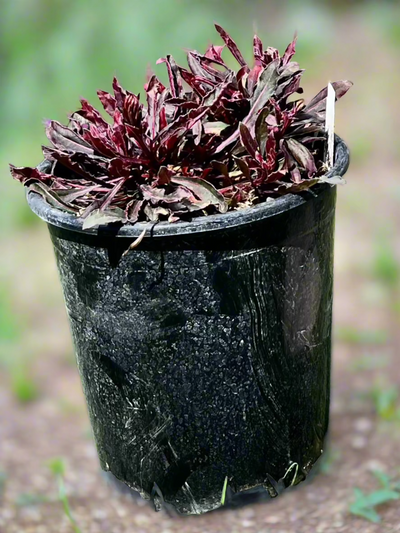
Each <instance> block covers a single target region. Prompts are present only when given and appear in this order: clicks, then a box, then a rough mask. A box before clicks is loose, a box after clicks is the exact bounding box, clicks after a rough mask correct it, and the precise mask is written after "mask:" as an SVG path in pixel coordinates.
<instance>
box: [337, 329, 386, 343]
mask: <svg viewBox="0 0 400 533" xmlns="http://www.w3.org/2000/svg"><path fill="white" fill-rule="evenodd" d="M335 339H336V340H338V341H341V342H346V343H348V344H386V342H387V340H388V333H387V331H385V330H381V329H375V330H373V329H357V328H353V327H351V326H343V327H337V328H336V329H335Z"/></svg>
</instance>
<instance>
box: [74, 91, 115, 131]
mask: <svg viewBox="0 0 400 533" xmlns="http://www.w3.org/2000/svg"><path fill="white" fill-rule="evenodd" d="M81 105H82V109H80V110H79V111H77V112H76V113H77V114H79V115H81V116H82V117H84V118H85V119H86V120H88V121H90V122H93V124H95V125H96V126H97V127H98V128H101V129H105V130H107V129H108V127H109V126H108V123H107V122H106V121H105V120H104V118H103V117H102V116H101V114H100V113H99V112H98V111H97V109H95V108H94V107H93V106H92V105H91V104H89V102H88V101H87V100H85V99H84V98H81Z"/></svg>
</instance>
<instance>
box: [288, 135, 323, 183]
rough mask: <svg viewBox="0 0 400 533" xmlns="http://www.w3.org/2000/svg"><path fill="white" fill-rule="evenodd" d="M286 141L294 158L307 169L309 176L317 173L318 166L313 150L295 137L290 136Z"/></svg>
mask: <svg viewBox="0 0 400 533" xmlns="http://www.w3.org/2000/svg"><path fill="white" fill-rule="evenodd" d="M285 142H286V146H287V148H288V150H290V152H291V154H292V156H293V157H294V159H295V160H296V161H297V162H298V163H299V164H300V165H301V166H302V167H303V168H305V169H306V170H307V174H308V177H309V178H311V177H312V176H314V175H315V174H316V173H317V168H316V166H315V162H314V157H313V156H312V155H311V152H310V151H309V150H308V149H307V148H306V147H305V146H303V145H302V144H301V143H299V142H298V141H296V140H295V139H291V138H289V139H287V140H286V141H285Z"/></svg>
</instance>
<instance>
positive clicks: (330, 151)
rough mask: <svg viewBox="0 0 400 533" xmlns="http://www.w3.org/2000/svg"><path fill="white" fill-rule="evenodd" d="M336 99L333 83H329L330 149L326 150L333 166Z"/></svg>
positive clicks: (327, 108)
mask: <svg viewBox="0 0 400 533" xmlns="http://www.w3.org/2000/svg"><path fill="white" fill-rule="evenodd" d="M335 100H336V93H335V89H334V88H333V86H332V84H331V83H328V94H327V97H326V119H325V131H326V133H327V134H328V149H327V152H326V164H327V166H328V167H329V168H332V167H333V159H334V148H335Z"/></svg>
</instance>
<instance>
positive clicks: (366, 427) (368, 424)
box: [354, 417, 373, 433]
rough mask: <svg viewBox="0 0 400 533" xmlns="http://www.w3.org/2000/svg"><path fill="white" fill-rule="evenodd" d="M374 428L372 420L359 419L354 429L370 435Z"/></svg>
mask: <svg viewBox="0 0 400 533" xmlns="http://www.w3.org/2000/svg"><path fill="white" fill-rule="evenodd" d="M372 428H373V423H372V420H370V419H369V418H366V417H363V418H357V420H356V421H355V422H354V429H355V430H356V431H359V432H360V433H368V432H369V431H371V429H372Z"/></svg>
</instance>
